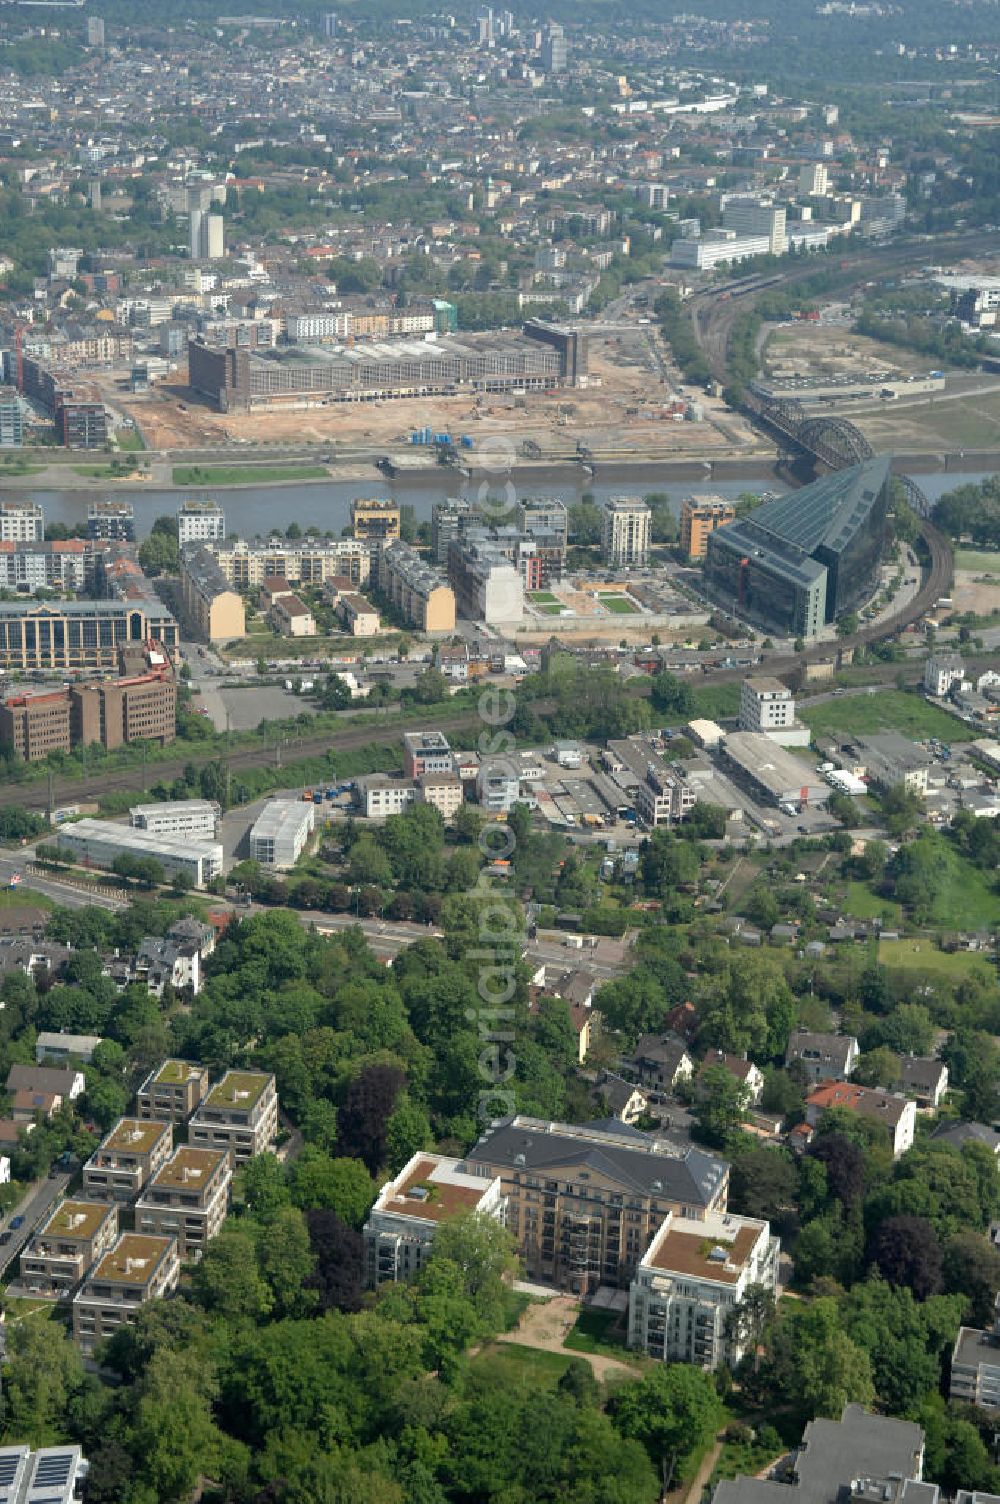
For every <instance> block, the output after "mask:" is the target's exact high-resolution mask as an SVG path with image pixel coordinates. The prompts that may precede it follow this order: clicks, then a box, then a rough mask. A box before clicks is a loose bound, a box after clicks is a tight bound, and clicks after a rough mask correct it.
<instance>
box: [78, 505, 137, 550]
mask: <svg viewBox="0 0 1000 1504" xmlns="http://www.w3.org/2000/svg"><path fill="white" fill-rule="evenodd" d="M87 537H88V538H90V539H91V540H92V541H93V542H98V541H100V542H111V543H134V542H135V507H134V506H133V505H132V503H131V502H130V501H92V502H91V503H90V505H89V506H88V508H87Z"/></svg>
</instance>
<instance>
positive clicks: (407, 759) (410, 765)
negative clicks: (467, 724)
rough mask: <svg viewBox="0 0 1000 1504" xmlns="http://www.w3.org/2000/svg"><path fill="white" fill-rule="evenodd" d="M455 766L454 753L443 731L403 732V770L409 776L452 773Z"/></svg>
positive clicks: (419, 776) (420, 776) (417, 776)
mask: <svg viewBox="0 0 1000 1504" xmlns="http://www.w3.org/2000/svg"><path fill="white" fill-rule="evenodd" d="M454 767H455V758H454V754H453V753H452V750H451V747H450V746H449V745H448V739H447V737H446V736H445V734H444V732H443V731H404V732H403V772H404V773H405V774H406V776H407V778H422V777H423V776H424V774H425V773H451V772H453V770H454Z"/></svg>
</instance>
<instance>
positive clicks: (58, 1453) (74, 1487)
mask: <svg viewBox="0 0 1000 1504" xmlns="http://www.w3.org/2000/svg"><path fill="white" fill-rule="evenodd" d="M89 1467H90V1464H89V1463H88V1462H87V1459H86V1458H85V1457H84V1455H83V1453H82V1452H81V1451H80V1448H79V1447H70V1446H59V1447H40V1448H39V1450H38V1451H37V1452H33V1451H32V1450H31V1448H30V1447H28V1446H24V1445H20V1446H13V1447H0V1504H73V1501H74V1500H79V1499H82V1498H83V1491H84V1485H85V1484H86V1481H87V1473H88V1471H89Z"/></svg>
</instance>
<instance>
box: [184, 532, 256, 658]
mask: <svg viewBox="0 0 1000 1504" xmlns="http://www.w3.org/2000/svg"><path fill="white" fill-rule="evenodd" d="M181 595H182V598H183V601H184V606H185V609H186V611H187V613H188V615H189V616H190V618H191V625H192V627H193V629H194V631H195V632H196V633H197V634H198V635H199V636H200V637H203V638H204V639H205V640H206V641H207V642H222V641H224V640H225V639H227V638H234V637H245V636H246V629H247V628H246V611H245V608H244V605H243V600H242V598H241V597H240V596H239V595H238V594H237V593H236V591H235V590H234V589H233V588H232V586H231V584H230V582H229V580H228V579H227V577H226V575H225V573H224V572H223V571H222V570H221V569H220V568H219V565H218V563H217V561H216V558H215V556H214V555H213V554H211V553H209V551H208V549H207V548H196V547H194V546H192V547H189V548H186V549H184V551H183V553H182V554H181Z"/></svg>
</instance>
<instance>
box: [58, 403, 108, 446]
mask: <svg viewBox="0 0 1000 1504" xmlns="http://www.w3.org/2000/svg"><path fill="white" fill-rule="evenodd" d="M56 433H57V434H58V436H59V442H60V444H62V445H63V447H64V448H66V449H103V448H105V446H106V445H107V442H108V439H109V438H110V436H111V433H110V426H109V423H108V410H107V408H106V407H105V406H104V403H103V402H81V401H73V400H69V399H67V398H62V400H60V401H59V402H58V403H57V405H56Z"/></svg>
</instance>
